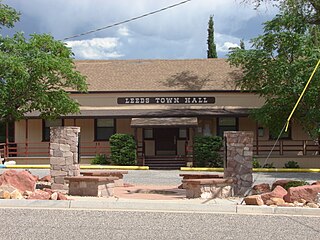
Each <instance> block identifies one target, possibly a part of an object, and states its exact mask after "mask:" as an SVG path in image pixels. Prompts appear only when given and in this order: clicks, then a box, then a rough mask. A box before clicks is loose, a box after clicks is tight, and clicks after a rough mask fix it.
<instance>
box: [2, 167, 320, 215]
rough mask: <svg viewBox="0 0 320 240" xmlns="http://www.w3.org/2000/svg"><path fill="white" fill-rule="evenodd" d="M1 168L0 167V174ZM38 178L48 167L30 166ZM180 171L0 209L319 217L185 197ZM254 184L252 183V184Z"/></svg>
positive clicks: (136, 174) (260, 178) (131, 176)
mask: <svg viewBox="0 0 320 240" xmlns="http://www.w3.org/2000/svg"><path fill="white" fill-rule="evenodd" d="M2 171H4V169H1V170H0V173H1V172H2ZM31 172H32V173H33V174H35V175H38V176H40V177H42V176H45V175H47V174H48V173H49V171H48V170H41V169H39V170H36V169H32V170H31ZM180 173H182V172H181V171H174V170H173V171H156V170H149V171H135V170H130V171H129V173H128V174H126V175H125V176H124V181H125V182H126V183H129V184H131V185H132V186H131V185H129V186H127V187H123V188H116V189H115V191H114V196H115V197H111V198H97V197H75V196H69V198H70V199H72V200H65V201H61V200H60V201H54V200H5V199H0V208H2V207H8V208H52V209H101V210H111V211H112V210H121V211H125V210H131V211H175V212H205V213H232V214H239V213H240V214H288V215H310V216H320V208H319V209H315V208H302V207H269V206H246V205H240V202H241V200H242V199H241V198H230V199H210V200H204V199H186V198H185V192H183V191H185V190H183V189H178V188H177V187H178V186H179V185H180V184H181V177H179V174H180ZM212 174H214V173H213V172H212ZM254 178H255V179H257V181H256V183H261V182H267V183H272V182H274V181H275V180H278V179H299V180H306V181H309V182H313V181H316V180H319V179H320V174H319V173H254ZM256 183H255V184H256Z"/></svg>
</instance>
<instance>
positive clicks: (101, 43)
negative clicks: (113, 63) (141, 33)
mask: <svg viewBox="0 0 320 240" xmlns="http://www.w3.org/2000/svg"><path fill="white" fill-rule="evenodd" d="M66 43H67V45H68V47H71V48H72V51H73V53H74V54H75V57H76V58H78V59H111V58H119V57H122V56H123V54H120V53H119V52H118V47H119V46H120V45H121V43H120V42H119V39H118V38H93V39H91V40H77V41H67V42H66Z"/></svg>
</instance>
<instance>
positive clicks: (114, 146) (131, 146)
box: [110, 133, 137, 165]
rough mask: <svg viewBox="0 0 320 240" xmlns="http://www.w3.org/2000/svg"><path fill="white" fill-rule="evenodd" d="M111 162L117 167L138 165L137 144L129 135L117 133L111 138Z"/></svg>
mask: <svg viewBox="0 0 320 240" xmlns="http://www.w3.org/2000/svg"><path fill="white" fill-rule="evenodd" d="M110 148H111V156H110V157H111V161H112V163H113V164H116V165H135V164H136V157H137V156H136V142H135V140H134V138H133V136H131V135H129V134H122V133H116V134H114V135H112V136H111V137H110Z"/></svg>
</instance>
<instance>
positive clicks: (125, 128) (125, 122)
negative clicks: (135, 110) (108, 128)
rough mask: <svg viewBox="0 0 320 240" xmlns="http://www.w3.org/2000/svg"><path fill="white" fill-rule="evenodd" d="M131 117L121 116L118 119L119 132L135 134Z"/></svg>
mask: <svg viewBox="0 0 320 240" xmlns="http://www.w3.org/2000/svg"><path fill="white" fill-rule="evenodd" d="M130 124H131V118H120V119H117V121H116V127H117V133H125V134H131V135H134V128H132V127H131V126H130Z"/></svg>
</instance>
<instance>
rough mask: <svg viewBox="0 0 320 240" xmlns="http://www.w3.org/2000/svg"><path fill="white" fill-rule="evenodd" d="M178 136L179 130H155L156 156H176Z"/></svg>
mask: <svg viewBox="0 0 320 240" xmlns="http://www.w3.org/2000/svg"><path fill="white" fill-rule="evenodd" d="M178 134H179V128H155V129H154V137H155V150H156V156H172V155H176V154H177V138H178Z"/></svg>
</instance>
